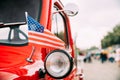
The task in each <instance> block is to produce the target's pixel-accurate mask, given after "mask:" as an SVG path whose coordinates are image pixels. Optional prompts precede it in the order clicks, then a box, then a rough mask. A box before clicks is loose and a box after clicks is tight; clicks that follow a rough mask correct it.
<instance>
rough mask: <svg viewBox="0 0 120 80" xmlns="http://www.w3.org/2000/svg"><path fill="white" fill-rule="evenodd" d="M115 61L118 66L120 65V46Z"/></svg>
mask: <svg viewBox="0 0 120 80" xmlns="http://www.w3.org/2000/svg"><path fill="white" fill-rule="evenodd" d="M115 61H116V62H117V64H118V66H119V67H120V48H119V49H117V50H116V55H115Z"/></svg>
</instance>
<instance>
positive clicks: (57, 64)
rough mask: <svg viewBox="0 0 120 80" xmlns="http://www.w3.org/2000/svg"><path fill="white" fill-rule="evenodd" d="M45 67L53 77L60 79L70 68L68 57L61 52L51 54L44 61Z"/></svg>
mask: <svg viewBox="0 0 120 80" xmlns="http://www.w3.org/2000/svg"><path fill="white" fill-rule="evenodd" d="M45 67H46V70H47V72H48V73H49V74H50V75H52V76H53V77H62V76H64V75H65V74H67V73H68V71H69V70H70V68H71V62H70V57H68V55H66V54H65V53H63V52H61V51H60V52H59V51H58V52H57V51H55V52H52V54H49V56H48V57H47V59H46V62H45Z"/></svg>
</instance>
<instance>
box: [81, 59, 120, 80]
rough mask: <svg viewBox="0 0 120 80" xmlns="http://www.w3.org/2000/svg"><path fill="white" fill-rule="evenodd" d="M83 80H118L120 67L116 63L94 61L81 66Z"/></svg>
mask: <svg viewBox="0 0 120 80" xmlns="http://www.w3.org/2000/svg"><path fill="white" fill-rule="evenodd" d="M83 71H84V80H120V67H118V66H117V64H116V63H110V62H105V63H103V64H102V63H101V62H100V61H98V60H94V61H93V62H92V63H84V64H83Z"/></svg>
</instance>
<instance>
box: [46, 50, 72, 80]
mask: <svg viewBox="0 0 120 80" xmlns="http://www.w3.org/2000/svg"><path fill="white" fill-rule="evenodd" d="M54 52H61V53H62V54H65V55H66V56H67V57H68V60H69V63H70V67H69V70H68V71H67V72H66V73H65V74H64V75H63V76H59V77H56V76H53V75H52V74H50V73H49V72H48V71H47V68H46V60H47V58H48V57H49V56H50V55H51V54H52V53H54ZM44 67H45V71H46V73H47V74H48V75H49V76H51V77H53V78H55V79H62V78H65V77H66V76H68V75H69V74H70V72H71V71H72V69H73V59H72V57H71V56H70V54H69V53H67V52H66V51H65V50H62V49H55V50H53V51H51V52H50V53H49V54H48V55H47V56H46V58H45V62H44Z"/></svg>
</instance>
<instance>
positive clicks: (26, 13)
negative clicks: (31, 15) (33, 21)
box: [25, 12, 28, 24]
mask: <svg viewBox="0 0 120 80" xmlns="http://www.w3.org/2000/svg"><path fill="white" fill-rule="evenodd" d="M27 17H28V12H25V18H26V22H27V24H28V19H27Z"/></svg>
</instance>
